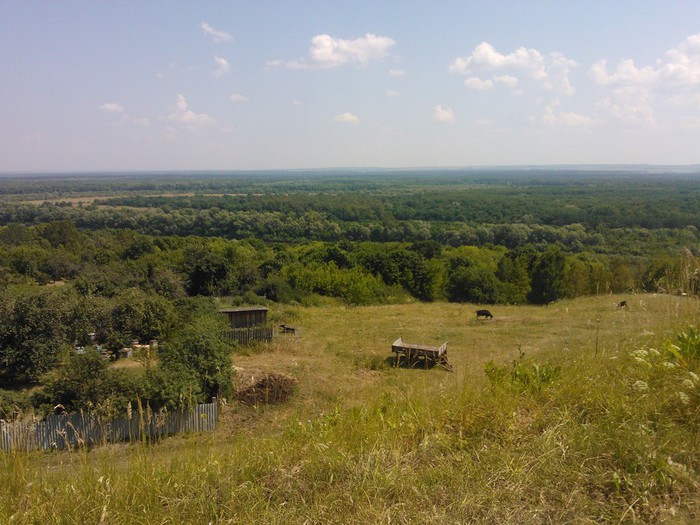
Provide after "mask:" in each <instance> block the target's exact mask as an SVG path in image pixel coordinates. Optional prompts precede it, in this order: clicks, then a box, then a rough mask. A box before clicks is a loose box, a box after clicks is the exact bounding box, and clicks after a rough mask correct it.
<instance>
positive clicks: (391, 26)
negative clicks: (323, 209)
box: [0, 0, 700, 173]
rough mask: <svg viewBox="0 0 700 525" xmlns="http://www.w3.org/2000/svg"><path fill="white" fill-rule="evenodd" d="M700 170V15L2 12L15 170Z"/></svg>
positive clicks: (539, 7) (449, 9)
mask: <svg viewBox="0 0 700 525" xmlns="http://www.w3.org/2000/svg"><path fill="white" fill-rule="evenodd" d="M696 163H700V1H699V0H693V1H690V0H663V1H646V0H634V1H625V0H614V1H610V0H605V1H598V0H588V1H574V0H567V1H561V0H558V1H539V0H530V1H498V0H495V1H489V2H485V1H483V0H481V1H471V0H462V1H456V0H454V1H453V0H442V1H440V0H433V1H416V0H401V1H390V0H387V1H382V0H374V1H361V0H358V1H351V0H345V1H342V2H341V1H333V0H324V1H316V0H304V1H297V0H277V1H266V0H231V1H218V2H214V1H206V0H203V1H197V2H192V1H177V0H173V1H168V2H165V1H159V0H153V1H148V2H144V1H141V0H139V1H132V0H120V1H118V2H117V1H115V2H95V1H80V0H70V1H48V0H46V1H32V0H25V1H20V0H1V1H0V172H5V173H17V172H19V173H31V172H86V171H133V170H137V171H151V170H154V171H156V170H157V171H160V170H257V169H261V170H262V169H309V168H343V167H388V168H390V167H396V168H399V167H401V168H408V167H443V166H444V167H459V166H517V165H552V164H554V165H559V164H673V165H686V164H696Z"/></svg>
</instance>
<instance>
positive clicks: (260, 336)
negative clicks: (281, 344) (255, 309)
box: [224, 326, 273, 345]
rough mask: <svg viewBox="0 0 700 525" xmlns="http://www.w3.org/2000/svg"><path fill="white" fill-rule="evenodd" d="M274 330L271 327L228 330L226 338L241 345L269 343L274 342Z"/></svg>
mask: <svg viewBox="0 0 700 525" xmlns="http://www.w3.org/2000/svg"><path fill="white" fill-rule="evenodd" d="M272 333H273V329H272V327H271V326H255V327H251V328H233V329H232V330H226V331H225V332H224V337H225V338H226V340H227V341H229V342H234V341H235V342H237V343H238V344H240V345H247V344H250V343H255V342H265V343H269V342H270V341H272Z"/></svg>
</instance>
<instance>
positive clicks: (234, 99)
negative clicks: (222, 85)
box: [228, 93, 248, 102]
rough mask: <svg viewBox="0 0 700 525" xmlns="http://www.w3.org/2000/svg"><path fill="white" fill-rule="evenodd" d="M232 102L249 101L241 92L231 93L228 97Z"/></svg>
mask: <svg viewBox="0 0 700 525" xmlns="http://www.w3.org/2000/svg"><path fill="white" fill-rule="evenodd" d="M228 99H229V100H230V101H231V102H248V97H246V96H245V95H241V94H240V93H231V94H230V95H229V97H228Z"/></svg>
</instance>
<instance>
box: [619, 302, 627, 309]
mask: <svg viewBox="0 0 700 525" xmlns="http://www.w3.org/2000/svg"><path fill="white" fill-rule="evenodd" d="M617 307H618V308H627V301H620V302H619V303H617Z"/></svg>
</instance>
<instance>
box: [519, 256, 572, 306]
mask: <svg viewBox="0 0 700 525" xmlns="http://www.w3.org/2000/svg"><path fill="white" fill-rule="evenodd" d="M565 271H566V256H565V255H564V254H563V253H562V251H561V249H560V248H559V247H556V246H555V247H551V248H549V249H548V250H547V251H546V252H544V253H542V254H541V255H540V256H539V257H538V258H537V259H536V261H535V264H534V267H533V269H532V273H531V285H532V290H531V291H530V294H529V295H528V299H529V300H530V301H531V302H533V303H535V304H547V303H550V302H552V301H556V300H557V299H561V298H562V297H564V296H565V295H566V282H565Z"/></svg>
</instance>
